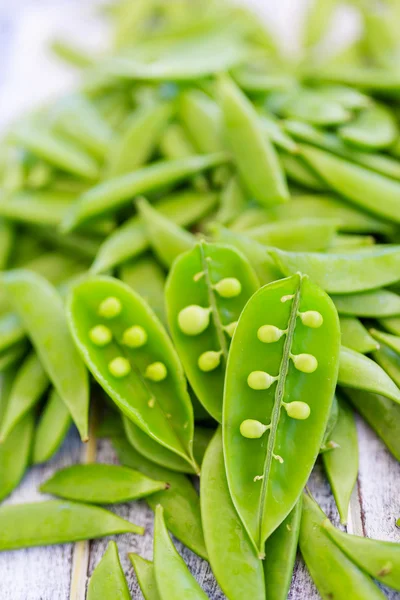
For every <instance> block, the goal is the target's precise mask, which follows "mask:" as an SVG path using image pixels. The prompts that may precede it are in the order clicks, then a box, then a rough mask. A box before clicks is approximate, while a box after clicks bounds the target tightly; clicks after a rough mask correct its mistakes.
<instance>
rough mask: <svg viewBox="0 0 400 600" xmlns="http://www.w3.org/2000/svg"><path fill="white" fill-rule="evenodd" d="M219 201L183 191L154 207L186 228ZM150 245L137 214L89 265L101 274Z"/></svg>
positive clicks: (105, 242)
mask: <svg viewBox="0 0 400 600" xmlns="http://www.w3.org/2000/svg"><path fill="white" fill-rule="evenodd" d="M217 203H218V195H217V194H215V193H213V192H212V193H211V192H210V193H207V194H200V193H199V192H193V191H184V192H180V193H176V194H173V195H171V196H169V197H167V198H165V199H164V200H162V201H161V202H158V203H157V204H156V207H157V210H158V211H159V212H160V213H161V214H163V215H164V216H165V217H167V218H168V219H171V221H173V222H174V223H176V224H177V225H181V226H183V227H186V226H188V225H192V224H193V223H196V222H197V221H199V220H200V219H201V218H203V217H204V216H206V215H207V214H209V213H210V212H211V211H212V210H213V209H214V208H215V207H216V205H217ZM149 248H150V243H149V240H148V237H147V234H146V230H145V227H144V224H143V223H142V221H141V219H140V218H139V217H137V216H135V217H132V218H131V219H129V220H128V221H126V222H125V223H124V224H123V225H121V227H119V228H118V229H116V230H115V231H114V232H113V233H111V235H110V236H109V237H108V238H106V240H105V241H104V242H103V244H102V245H101V246H100V250H99V252H98V255H97V257H96V260H95V262H94V263H93V265H92V268H91V270H92V271H93V272H94V273H102V272H104V271H107V270H108V269H112V268H113V267H116V266H118V265H120V264H121V263H124V262H125V261H127V260H129V259H132V258H135V257H136V256H138V255H140V254H142V253H143V252H145V251H146V250H148V249H149Z"/></svg>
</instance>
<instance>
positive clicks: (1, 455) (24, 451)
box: [0, 368, 35, 502]
mask: <svg viewBox="0 0 400 600" xmlns="http://www.w3.org/2000/svg"><path fill="white" fill-rule="evenodd" d="M14 376H15V370H14V368H11V369H8V370H7V371H6V372H5V373H3V374H2V378H1V382H0V423H2V419H3V416H4V413H5V411H6V410H7V405H8V401H9V396H10V391H11V387H12V382H13V379H14ZM34 427H35V419H34V415H33V413H32V412H29V413H28V414H26V415H25V417H24V418H23V419H22V420H21V421H20V422H19V423H18V424H17V425H16V427H15V428H14V430H13V431H12V432H11V434H10V435H9V436H8V438H7V440H6V441H5V442H3V443H2V444H1V445H0V502H1V501H2V500H4V498H6V497H7V496H8V495H9V494H10V493H11V492H12V491H13V490H14V489H15V488H16V487H17V485H18V484H19V482H20V481H21V479H22V477H23V476H24V473H25V471H26V469H27V467H28V466H29V459H30V455H31V448H32V440H33V436H34Z"/></svg>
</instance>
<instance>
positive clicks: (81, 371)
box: [2, 269, 89, 440]
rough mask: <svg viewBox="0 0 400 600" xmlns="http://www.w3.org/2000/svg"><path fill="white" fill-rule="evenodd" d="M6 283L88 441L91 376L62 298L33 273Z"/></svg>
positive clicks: (11, 275) (5, 278) (8, 276)
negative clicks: (67, 318)
mask: <svg viewBox="0 0 400 600" xmlns="http://www.w3.org/2000/svg"><path fill="white" fill-rule="evenodd" d="M2 282H3V285H4V286H5V289H6V291H7V293H8V294H9V296H10V299H11V301H12V305H13V308H14V309H15V310H16V312H17V314H18V316H19V317H20V319H21V321H22V323H23V325H24V327H25V330H26V331H27V333H28V336H29V338H30V339H31V340H32V343H33V345H34V347H35V350H36V352H37V354H38V358H39V360H40V362H41V363H42V365H43V368H44V369H45V371H46V372H47V375H48V377H49V378H50V380H51V381H52V383H53V385H54V387H55V388H56V390H57V391H58V393H59V394H60V396H61V398H62V400H63V401H64V402H65V404H66V405H67V407H68V409H69V410H70V412H71V416H72V418H73V419H74V421H75V423H76V426H77V427H78V430H79V433H80V435H81V438H82V440H87V439H88V408H89V389H88V387H89V386H88V376H87V371H86V369H85V366H84V364H83V362H82V360H81V358H80V357H79V354H78V351H77V350H76V348H75V346H74V343H73V340H72V337H71V334H70V332H69V331H68V325H67V321H66V317H65V310H64V305H63V303H62V300H61V297H60V296H59V294H58V293H57V292H56V290H55V289H54V287H53V286H52V285H51V284H50V283H49V282H48V281H46V279H44V278H43V277H42V276H41V275H38V274H36V273H33V272H31V271H26V270H22V269H21V270H14V271H8V272H7V273H4V274H3V275H2Z"/></svg>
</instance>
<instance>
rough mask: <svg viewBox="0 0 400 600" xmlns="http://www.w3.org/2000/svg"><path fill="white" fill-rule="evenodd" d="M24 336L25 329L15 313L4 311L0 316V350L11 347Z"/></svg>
mask: <svg viewBox="0 0 400 600" xmlns="http://www.w3.org/2000/svg"><path fill="white" fill-rule="evenodd" d="M24 338H25V329H24V326H23V325H22V323H21V321H20V319H19V318H18V316H17V315H15V314H13V313H6V314H5V315H2V316H1V317H0V352H4V350H7V348H11V346H13V345H14V344H17V343H18V342H20V341H21V340H23V339H24Z"/></svg>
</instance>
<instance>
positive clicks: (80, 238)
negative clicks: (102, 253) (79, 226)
mask: <svg viewBox="0 0 400 600" xmlns="http://www.w3.org/2000/svg"><path fill="white" fill-rule="evenodd" d="M31 231H32V232H33V233H34V234H35V235H36V236H37V237H38V238H39V239H41V240H43V242H45V243H46V244H48V245H50V246H51V248H56V249H57V250H59V251H61V252H65V253H66V254H70V255H72V256H76V257H77V258H83V259H86V260H90V261H92V260H93V259H94V258H95V257H96V255H97V253H98V251H99V248H100V245H101V238H99V237H98V236H97V235H96V236H95V235H86V234H84V233H70V234H68V235H60V234H59V232H58V231H54V229H53V228H51V227H45V226H42V225H34V226H33V227H32V228H31Z"/></svg>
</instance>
